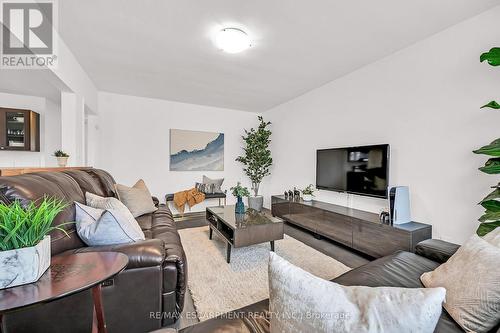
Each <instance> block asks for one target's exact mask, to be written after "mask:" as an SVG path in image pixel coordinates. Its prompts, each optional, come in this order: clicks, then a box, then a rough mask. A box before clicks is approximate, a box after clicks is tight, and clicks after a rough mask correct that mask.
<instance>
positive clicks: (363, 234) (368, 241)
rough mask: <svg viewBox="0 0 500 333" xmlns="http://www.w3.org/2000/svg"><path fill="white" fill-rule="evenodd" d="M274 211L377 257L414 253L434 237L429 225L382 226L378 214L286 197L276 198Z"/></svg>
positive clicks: (297, 223) (287, 219)
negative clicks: (400, 251)
mask: <svg viewBox="0 0 500 333" xmlns="http://www.w3.org/2000/svg"><path fill="white" fill-rule="evenodd" d="M271 211H272V214H273V216H277V217H280V218H282V219H283V220H285V221H286V222H289V223H292V224H295V225H298V226H300V227H302V228H305V229H308V230H310V231H312V232H314V233H316V234H318V235H321V236H324V237H326V238H329V239H332V240H334V241H336V242H339V243H341V244H343V245H346V246H348V247H351V248H353V249H355V250H358V251H360V252H363V253H366V254H368V255H370V256H372V257H375V258H378V257H383V256H386V255H389V254H392V253H394V252H395V251H398V250H404V251H410V252H413V251H414V250H415V246H416V245H417V243H418V242H420V241H423V240H425V239H429V238H432V226H431V225H429V224H424V223H418V222H409V223H405V224H399V225H393V226H392V225H388V224H382V223H380V219H379V216H378V214H375V213H370V212H365V211H362V210H357V209H352V208H348V207H344V206H339V205H334V204H330V203H326V202H321V201H316V200H313V201H309V202H305V201H302V200H300V201H294V200H288V199H285V197H284V196H283V195H278V196H272V197H271Z"/></svg>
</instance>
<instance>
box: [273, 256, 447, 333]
mask: <svg viewBox="0 0 500 333" xmlns="http://www.w3.org/2000/svg"><path fill="white" fill-rule="evenodd" d="M269 294H270V299H269V310H270V312H271V320H270V321H271V333H278V332H288V333H294V332H297V333H298V332H335V333H344V332H345V333H347V332H356V333H364V332H366V333H368V332H369V333H377V332H380V333H382V332H384V333H401V332H419V333H433V332H434V329H435V327H436V325H437V322H438V320H439V316H440V315H441V311H442V303H443V301H444V298H445V294H446V291H445V289H444V288H431V289H425V288H394V287H377V288H372V287H363V286H342V285H339V284H337V283H334V282H330V281H326V280H323V279H321V278H318V277H316V276H314V275H312V274H310V273H308V272H306V271H304V270H302V269H300V268H298V267H296V266H294V265H292V264H290V263H289V262H287V261H286V260H284V259H282V258H281V257H279V256H278V255H277V254H275V253H272V252H271V254H270V259H269Z"/></svg>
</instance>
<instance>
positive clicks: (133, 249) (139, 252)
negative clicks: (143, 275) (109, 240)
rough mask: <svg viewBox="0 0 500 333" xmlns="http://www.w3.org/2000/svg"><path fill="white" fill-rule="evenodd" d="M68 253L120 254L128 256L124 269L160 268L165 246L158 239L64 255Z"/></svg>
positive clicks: (98, 247)
mask: <svg viewBox="0 0 500 333" xmlns="http://www.w3.org/2000/svg"><path fill="white" fill-rule="evenodd" d="M68 252H71V253H82V252H121V253H123V254H126V255H127V256H128V265H127V268H126V269H132V268H142V267H154V266H161V265H163V262H164V261H165V246H164V245H163V241H162V240H160V239H146V240H144V241H140V242H135V243H128V244H117V245H105V246H88V247H81V248H78V249H73V250H69V251H66V252H65V253H68Z"/></svg>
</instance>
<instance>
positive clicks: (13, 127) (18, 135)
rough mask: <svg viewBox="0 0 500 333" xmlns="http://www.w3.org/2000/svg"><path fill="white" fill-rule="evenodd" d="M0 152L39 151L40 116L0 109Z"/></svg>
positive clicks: (15, 110)
mask: <svg viewBox="0 0 500 333" xmlns="http://www.w3.org/2000/svg"><path fill="white" fill-rule="evenodd" d="M0 150H22V151H37V152H38V151H40V115H39V114H38V113H36V112H33V111H30V110H21V109H8V108H0Z"/></svg>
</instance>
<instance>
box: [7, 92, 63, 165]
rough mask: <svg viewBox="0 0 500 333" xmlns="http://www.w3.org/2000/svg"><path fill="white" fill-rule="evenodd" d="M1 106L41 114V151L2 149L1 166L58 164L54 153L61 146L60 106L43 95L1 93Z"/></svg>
mask: <svg viewBox="0 0 500 333" xmlns="http://www.w3.org/2000/svg"><path fill="white" fill-rule="evenodd" d="M0 107H6V108H16V109H29V110H32V111H35V112H38V113H39V114H40V152H26V151H0V167H40V166H55V165H57V161H56V159H55V158H54V157H53V156H52V154H53V153H54V151H55V150H57V149H60V146H61V118H60V115H61V110H60V106H59V105H58V104H56V103H54V102H53V101H51V100H49V99H46V98H43V97H35V96H26V95H15V94H6V93H0Z"/></svg>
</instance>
